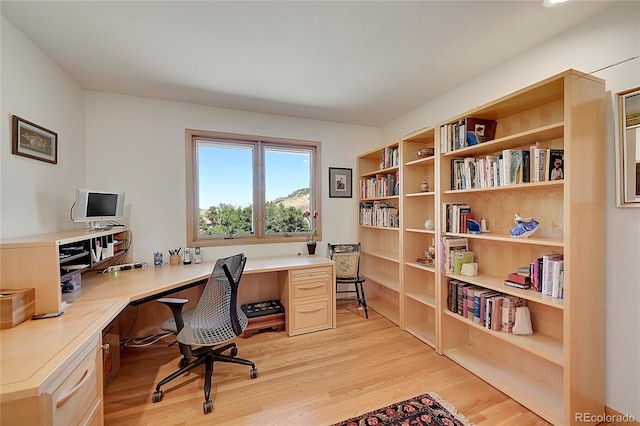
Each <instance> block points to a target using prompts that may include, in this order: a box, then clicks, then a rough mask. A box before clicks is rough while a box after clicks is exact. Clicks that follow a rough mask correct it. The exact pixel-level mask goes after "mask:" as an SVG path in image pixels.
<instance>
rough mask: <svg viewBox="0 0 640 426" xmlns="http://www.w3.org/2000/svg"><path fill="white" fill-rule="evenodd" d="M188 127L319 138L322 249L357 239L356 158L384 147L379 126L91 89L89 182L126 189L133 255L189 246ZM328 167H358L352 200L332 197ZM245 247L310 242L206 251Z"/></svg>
mask: <svg viewBox="0 0 640 426" xmlns="http://www.w3.org/2000/svg"><path fill="white" fill-rule="evenodd" d="M186 128H192V129H202V130H215V131H222V132H234V133H243V134H252V135H262V136H273V137H282V138H292V139H305V140H314V141H320V142H321V143H322V146H321V152H322V158H321V170H322V182H323V194H322V217H321V220H322V226H323V231H322V232H323V240H322V242H321V244H320V247H319V250H318V252H317V253H318V254H320V255H325V244H326V243H327V242H347V241H356V240H357V227H356V226H355V224H356V223H357V220H358V219H357V211H358V210H357V193H356V192H355V191H356V190H357V178H356V177H355V173H356V161H355V158H356V156H357V155H358V154H359V153H361V152H363V151H368V150H370V149H372V148H373V147H376V146H378V145H379V130H378V129H376V128H371V127H362V126H352V125H344V124H337V123H328V122H322V121H314V120H303V119H294V118H287V117H278V116H271V115H265V114H256V113H249V112H242V111H233V110H227V109H221V108H213V107H205V106H200V105H191V104H184V103H178V102H167V101H159V100H153V99H146V98H139V97H132V96H121V95H114V94H107V93H100V92H90V91H89V92H87V93H86V129H87V138H86V139H87V142H86V149H87V185H88V186H89V187H91V188H97V189H109V190H122V191H125V192H126V193H127V195H126V198H127V200H126V205H127V207H126V209H127V214H128V215H129V225H130V226H131V228H132V229H133V231H134V246H133V259H134V260H135V261H147V262H149V263H150V262H151V261H152V253H153V252H155V251H158V250H159V251H163V252H165V255H166V252H167V251H168V249H169V248H172V247H184V245H185V241H186V180H185V179H186V177H185V174H186V171H185V129H186ZM329 167H347V168H352V169H353V172H354V185H353V190H354V197H353V198H351V199H339V198H328V188H327V185H326V184H325V182H328V180H329V177H328V168H329ZM230 178H232V177H231V176H230ZM223 184H224V183H223ZM240 250H242V251H244V252H245V254H247V255H248V256H265V255H267V254H296V253H298V252H302V251H304V250H306V248H305V246H304V245H303V244H301V243H288V244H259V245H250V246H242V247H220V248H203V256H204V257H205V259H213V258H217V257H220V256H223V255H229V254H232V253H234V252H236V251H240Z"/></svg>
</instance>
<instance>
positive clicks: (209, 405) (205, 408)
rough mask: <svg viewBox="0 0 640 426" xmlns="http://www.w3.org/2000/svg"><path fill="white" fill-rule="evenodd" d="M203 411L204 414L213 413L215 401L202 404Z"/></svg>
mask: <svg viewBox="0 0 640 426" xmlns="http://www.w3.org/2000/svg"><path fill="white" fill-rule="evenodd" d="M202 411H204V414H209V413H210V412H212V411H213V401H211V400H208V401H205V402H204V403H203V404H202Z"/></svg>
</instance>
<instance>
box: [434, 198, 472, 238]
mask: <svg viewBox="0 0 640 426" xmlns="http://www.w3.org/2000/svg"><path fill="white" fill-rule="evenodd" d="M441 217H442V220H441V221H440V224H441V226H440V227H441V228H442V232H453V233H465V232H467V219H473V220H475V214H474V213H473V212H472V211H471V207H470V206H469V205H467V204H465V203H442V216H441Z"/></svg>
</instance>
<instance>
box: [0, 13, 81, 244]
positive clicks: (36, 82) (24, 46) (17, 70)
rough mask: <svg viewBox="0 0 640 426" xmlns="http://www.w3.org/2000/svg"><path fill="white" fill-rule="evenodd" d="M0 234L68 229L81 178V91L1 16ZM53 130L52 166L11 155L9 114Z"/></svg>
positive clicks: (16, 234) (24, 233)
mask: <svg viewBox="0 0 640 426" xmlns="http://www.w3.org/2000/svg"><path fill="white" fill-rule="evenodd" d="M0 25H1V34H2V37H1V39H2V45H1V46H2V50H1V52H2V67H0V69H1V72H2V74H1V80H0V81H1V82H2V83H1V85H2V86H1V88H2V90H1V92H2V96H1V98H2V106H1V108H0V111H1V114H0V119H1V121H0V129H1V130H0V132H1V140H2V143H1V144H0V207H1V208H0V237H1V238H2V239H3V240H4V239H9V238H13V237H18V236H25V235H32V234H41V233H48V232H56V231H61V230H65V229H73V224H72V223H71V222H70V221H69V220H68V219H67V218H68V217H69V210H70V208H71V205H72V204H73V201H74V198H75V190H76V186H77V185H79V184H83V183H84V180H85V145H84V133H85V128H84V125H85V118H84V90H83V89H82V87H80V86H79V85H78V84H76V83H75V82H74V81H73V80H72V79H71V78H70V77H69V76H68V75H67V74H66V73H65V72H64V71H63V70H61V69H60V68H59V67H58V66H57V65H56V64H55V63H53V62H52V61H51V60H50V59H49V58H48V57H47V56H46V55H45V54H44V53H42V51H41V50H40V49H38V48H37V47H36V46H35V45H34V44H33V43H31V41H30V40H28V39H27V38H26V37H25V36H24V35H23V34H22V33H21V32H19V31H18V30H17V29H16V28H15V27H14V26H13V25H12V24H11V23H9V21H7V20H6V19H5V18H4V17H2V21H1V22H0ZM12 115H17V116H18V117H21V118H24V119H25V120H28V121H31V122H33V123H36V124H38V125H40V126H42V127H44V128H46V129H49V130H51V131H53V132H56V133H58V164H50V163H45V162H42V161H38V160H33V159H30V158H26V157H21V156H18V155H13V154H11V134H12V129H11V127H12V125H11V116H12Z"/></svg>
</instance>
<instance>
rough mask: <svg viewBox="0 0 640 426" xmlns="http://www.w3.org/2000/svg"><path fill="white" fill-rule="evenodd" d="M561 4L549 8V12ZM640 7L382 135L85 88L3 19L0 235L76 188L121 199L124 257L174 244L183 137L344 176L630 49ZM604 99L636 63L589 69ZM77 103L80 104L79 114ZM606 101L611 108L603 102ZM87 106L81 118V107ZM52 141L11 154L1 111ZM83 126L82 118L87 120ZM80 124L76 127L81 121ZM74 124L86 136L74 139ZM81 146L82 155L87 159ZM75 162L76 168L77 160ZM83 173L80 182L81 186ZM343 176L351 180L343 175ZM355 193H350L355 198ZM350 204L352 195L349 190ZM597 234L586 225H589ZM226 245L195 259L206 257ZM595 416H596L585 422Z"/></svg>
mask: <svg viewBox="0 0 640 426" xmlns="http://www.w3.org/2000/svg"><path fill="white" fill-rule="evenodd" d="M559 7H561V6H559ZM639 7H640V3H638V2H628V3H624V4H622V5H620V6H617V7H616V8H614V9H612V10H608V11H605V13H603V14H601V16H598V17H597V18H596V19H593V20H592V21H589V22H586V23H584V24H583V25H580V26H579V27H576V28H575V29H574V30H572V31H570V32H567V33H566V34H564V35H562V36H560V37H557V38H555V39H553V40H551V41H549V42H548V43H546V44H544V45H542V46H540V47H538V48H536V49H533V50H532V51H529V52H526V53H525V54H523V55H522V56H520V57H518V58H514V59H513V60H512V61H509V62H508V63H505V64H503V66H502V67H500V68H498V69H496V70H494V71H492V72H489V73H486V74H483V75H480V76H478V77H477V78H476V79H475V80H473V81H471V82H469V83H468V84H465V85H463V86H461V87H459V88H457V89H455V90H453V91H451V92H450V93H448V94H446V95H445V96H442V97H441V98H440V99H437V100H436V101H434V102H431V103H429V104H426V105H424V106H422V107H420V108H418V109H416V110H415V111H412V112H411V113H409V114H407V115H405V116H403V117H400V118H399V119H398V120H396V121H394V122H393V123H390V124H389V125H387V126H385V127H384V128H383V129H381V132H382V137H380V131H379V130H377V129H372V128H366V127H359V126H347V125H340V124H334V123H326V122H318V121H311V120H299V119H290V118H285V117H276V116H268V115H261V114H252V113H245V112H239V111H229V110H223V109H217V108H208V107H202V106H196V105H187V104H180V103H172V102H162V101H154V100H149V99H142V98H134V97H127V96H118V95H109V94H104V93H96V92H87V93H86V97H85V98H83V91H82V89H81V88H80V87H79V86H78V85H77V84H75V83H74V82H73V81H72V80H71V79H70V78H69V77H68V76H67V75H66V74H65V73H64V72H63V71H62V70H60V69H59V68H58V67H57V66H56V65H55V64H54V63H53V62H52V61H51V60H49V59H48V58H47V57H46V56H45V55H44V54H43V53H42V52H41V51H40V50H39V49H37V48H36V47H35V46H34V45H33V44H32V43H31V42H30V41H29V40H27V39H26V38H25V37H24V36H23V35H22V34H21V33H20V32H18V31H17V30H16V29H15V28H14V27H13V26H12V25H11V24H10V23H9V22H8V21H6V20H5V19H4V18H2V21H1V26H2V28H1V31H2V32H1V36H2V40H1V42H2V44H1V48H2V50H1V54H2V56H1V59H2V64H1V65H2V66H1V68H0V70H1V75H0V78H1V79H0V82H1V83H0V85H1V92H2V95H1V99H2V105H1V120H2V121H0V128H1V130H0V131H1V139H2V144H1V146H0V166H1V168H0V189H1V194H0V237H1V238H2V239H7V238H11V237H17V236H25V235H31V234H39V233H45V232H54V231H59V230H63V229H67V228H71V227H73V224H72V223H71V222H70V221H69V220H68V212H69V208H70V207H71V204H72V203H73V196H74V192H75V188H76V187H77V186H80V185H83V184H84V185H86V186H92V187H105V188H106V189H124V190H125V191H127V197H128V201H127V204H128V214H129V220H130V222H129V223H130V225H131V226H132V228H133V229H134V231H135V232H134V257H135V258H136V260H147V261H150V260H151V255H150V253H151V252H153V251H155V250H160V249H164V250H166V249H168V248H169V247H173V246H175V245H184V241H185V232H186V231H185V226H186V219H185V211H186V207H185V201H184V192H185V176H184V175H185V170H184V167H185V166H184V128H186V127H191V128H198V129H209V130H219V131H228V132H239V133H251V134H262V135H267V136H279V137H288V138H300V139H311V140H319V141H321V142H322V143H323V144H322V154H323V158H322V169H323V171H322V172H323V181H324V182H326V181H327V180H328V177H327V173H328V170H327V169H328V167H330V166H332V167H351V168H353V169H354V173H355V157H356V155H358V154H359V153H362V152H364V151H368V150H369V149H372V148H374V147H376V146H378V145H379V144H381V143H382V142H390V141H394V140H398V139H399V138H401V137H402V136H403V135H405V134H407V133H410V132H412V131H413V130H415V129H418V128H422V127H424V126H426V125H429V124H433V123H437V122H439V121H443V120H445V119H447V118H448V117H450V116H453V115H455V114H458V113H460V112H461V111H464V110H466V109H469V108H471V107H473V106H474V105H480V104H482V103H485V102H487V101H490V100H492V99H495V98H497V97H500V96H502V95H505V94H508V93H510V92H512V91H514V90H517V89H520V88H522V87H524V86H526V85H528V84H531V83H534V82H536V81H538V80H540V79H543V78H546V77H548V76H550V75H553V74H555V73H557V72H560V71H562V70H564V69H566V68H576V69H578V70H581V71H585V72H591V71H594V70H597V69H600V68H602V67H605V66H607V65H610V64H613V63H615V62H618V61H620V60H624V59H627V58H629V57H632V56H637V55H638V54H639V53H640V46H639V44H640V34H639V31H640V30H639V28H640V26H639V25H638V22H639V18H640V10H639ZM596 75H597V76H599V77H602V78H604V79H606V80H607V90H609V91H611V92H612V93H614V92H616V91H619V90H622V89H626V88H629V87H632V86H636V85H640V65H639V63H638V60H637V59H636V60H635V61H633V62H631V63H627V64H625V65H620V66H617V67H613V68H611V69H608V70H605V71H601V72H598V73H596ZM85 104H86V105H85ZM609 105H611V102H609ZM85 106H86V111H85ZM12 114H16V115H18V116H21V117H23V118H25V119H28V120H30V121H33V122H35V123H38V124H40V125H42V126H44V127H46V128H49V129H51V130H54V131H57V132H58V136H59V143H60V150H59V153H58V157H59V162H58V164H57V165H51V164H47V163H43V162H39V161H35V160H31V159H27V158H23V157H18V156H15V155H12V154H11V148H10V147H11V130H10V128H11V115H12ZM85 116H86V120H85ZM612 119H613V118H612V112H611V108H609V111H608V115H607V123H608V126H607V140H606V143H607V158H606V159H605V161H606V162H607V165H608V166H609V167H608V170H609V173H608V174H607V176H606V177H605V178H606V184H607V188H610V191H609V192H608V196H607V212H606V214H607V223H606V224H605V226H606V228H607V241H606V245H607V248H608V250H607V258H606V259H605V261H606V264H607V282H606V286H607V290H606V321H607V324H606V336H607V341H606V344H607V350H606V369H607V383H606V385H607V389H606V396H607V401H606V403H607V405H608V406H610V407H612V408H613V409H615V410H617V411H619V412H622V413H630V414H633V415H635V416H636V418H640V412H639V411H638V410H640V347H639V345H640V317H639V315H640V313H639V310H638V309H637V307H638V306H639V305H640V290H639V289H640V286H639V277H640V271H639V269H638V268H639V267H640V266H639V265H640V262H638V261H637V260H638V259H639V258H640V209H626V210H623V209H618V208H616V207H615V192H614V186H615V179H614V174H613V173H614V170H615V166H614V164H615V163H614V139H613V127H612ZM85 123H86V124H85ZM85 126H86V132H85ZM85 139H86V157H85ZM85 158H86V160H85ZM85 163H86V179H85ZM354 178H355V175H354ZM354 190H355V188H354ZM354 195H355V193H354ZM356 206H357V204H356V198H355V197H354V198H353V199H329V198H328V195H327V192H326V188H325V192H324V194H323V218H322V219H323V226H324V241H325V242H326V241H338V240H350V239H355V238H356V230H355V227H354V226H353V224H355V223H356V220H357V219H356V215H357V208H356ZM596 225H597V224H596ZM233 249H234V247H230V248H226V249H215V250H214V249H211V250H210V251H208V252H205V256H206V257H209V258H213V257H216V256H217V255H218V253H219V252H222V251H227V250H228V251H231V250H233ZM242 249H243V250H245V252H246V253H247V254H248V255H250V256H253V255H260V254H263V253H264V252H266V251H268V252H269V253H294V252H298V251H301V250H302V247H301V246H300V245H296V244H283V245H276V246H267V245H262V246H251V247H243V248H242ZM593 414H597V413H593Z"/></svg>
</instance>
